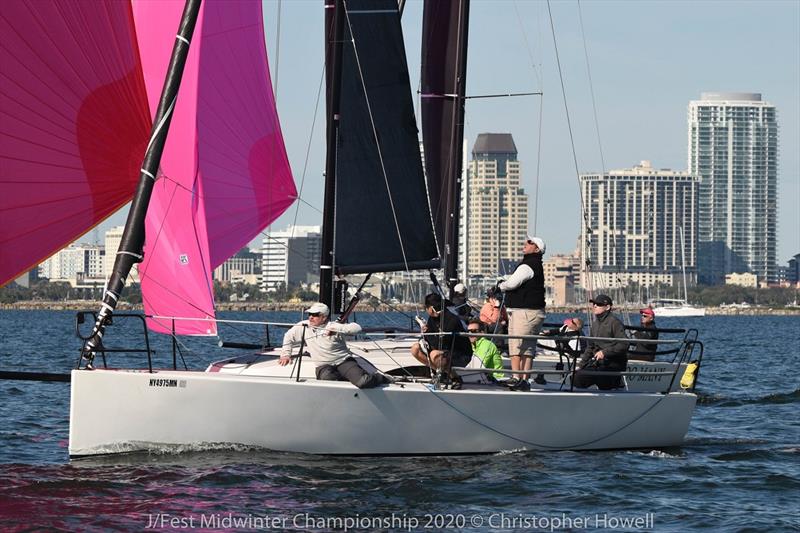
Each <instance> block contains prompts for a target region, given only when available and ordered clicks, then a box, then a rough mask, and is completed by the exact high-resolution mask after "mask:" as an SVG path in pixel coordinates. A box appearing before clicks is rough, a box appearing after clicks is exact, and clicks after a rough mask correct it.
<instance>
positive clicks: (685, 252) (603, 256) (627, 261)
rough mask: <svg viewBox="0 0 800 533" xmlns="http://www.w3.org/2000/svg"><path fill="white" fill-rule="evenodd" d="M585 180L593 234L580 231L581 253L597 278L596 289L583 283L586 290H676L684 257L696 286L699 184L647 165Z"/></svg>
mask: <svg viewBox="0 0 800 533" xmlns="http://www.w3.org/2000/svg"><path fill="white" fill-rule="evenodd" d="M580 180H581V190H582V193H583V195H582V196H583V202H584V210H585V213H586V214H587V216H588V219H589V225H590V229H591V233H590V234H587V228H586V227H582V229H581V250H583V252H584V253H588V254H589V257H588V259H589V260H590V261H591V265H592V271H591V272H592V275H593V278H592V280H591V281H592V283H589V281H590V280H586V279H583V278H582V279H581V285H582V286H583V287H585V288H589V287H594V288H603V287H614V286H620V285H626V284H627V283H628V282H631V281H632V282H636V283H638V284H640V285H642V286H650V285H654V284H655V283H669V284H673V283H675V282H676V281H677V280H678V279H680V276H681V275H682V267H683V264H684V256H685V267H686V275H687V278H688V279H689V281H690V282H691V281H694V280H695V274H696V268H695V264H696V263H695V261H696V258H697V253H696V243H697V178H695V177H694V176H692V175H690V174H689V173H687V172H673V171H672V170H668V169H661V170H659V169H654V168H653V167H652V166H651V165H650V162H649V161H642V162H641V164H640V165H637V166H635V167H633V168H630V169H622V170H612V171H609V172H606V173H605V174H582V175H581V177H580ZM681 235H683V244H682V243H681Z"/></svg>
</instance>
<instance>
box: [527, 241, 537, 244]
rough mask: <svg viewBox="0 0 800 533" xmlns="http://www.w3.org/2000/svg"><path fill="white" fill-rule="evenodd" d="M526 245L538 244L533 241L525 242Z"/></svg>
mask: <svg viewBox="0 0 800 533" xmlns="http://www.w3.org/2000/svg"><path fill="white" fill-rule="evenodd" d="M525 244H536V243H535V242H533V241H525Z"/></svg>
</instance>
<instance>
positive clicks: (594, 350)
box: [573, 294, 630, 390]
mask: <svg viewBox="0 0 800 533" xmlns="http://www.w3.org/2000/svg"><path fill="white" fill-rule="evenodd" d="M589 301H590V302H592V313H593V314H594V319H593V320H592V327H591V332H590V334H589V335H590V336H591V337H607V338H609V339H620V340H618V341H615V340H589V344H588V345H587V346H586V350H585V351H584V352H583V355H582V356H581V360H580V362H579V363H578V367H579V368H580V369H581V370H579V371H578V372H577V373H576V374H575V380H574V381H573V385H575V387H577V388H579V389H585V388H588V387H591V386H592V385H597V388H598V389H600V390H610V389H618V388H620V387H622V377H621V376H602V375H597V374H594V375H592V374H586V373H585V372H583V371H585V370H586V371H599V372H624V371H625V369H626V368H627V366H628V345H629V344H630V343H629V342H628V337H627V336H626V335H625V326H623V325H622V322H620V320H619V319H618V318H617V317H616V316H614V315H612V314H611V307H612V305H613V302H612V301H611V298H609V297H608V296H607V295H605V294H599V295H597V296H595V297H594V298H592V299H591V300H589Z"/></svg>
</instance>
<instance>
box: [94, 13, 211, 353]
mask: <svg viewBox="0 0 800 533" xmlns="http://www.w3.org/2000/svg"><path fill="white" fill-rule="evenodd" d="M201 2H202V0H186V4H185V6H184V9H183V14H182V15H181V22H180V26H179V28H178V34H177V35H176V37H175V45H174V46H173V48H172V56H171V57H170V61H169V67H168V68H167V76H166V79H165V80H164V88H163V89H162V91H161V99H160V100H159V102H158V110H157V112H156V117H155V120H154V121H153V126H152V129H151V130H150V141H149V143H148V145H147V150H146V151H145V155H144V161H143V162H142V169H141V173H140V174H139V184H138V186H137V188H136V193H135V194H134V197H133V202H132V203H131V208H130V211H129V212H128V218H127V220H126V222H125V229H124V230H123V232H122V240H121V242H120V245H119V250H118V251H117V256H116V259H115V260H114V270H113V272H112V274H111V278H110V279H109V280H108V285H107V287H106V290H105V292H104V294H103V301H102V303H101V304H100V305H101V307H100V312H99V313H98V315H97V322H95V325H94V328H93V330H92V335H91V337H90V338H89V339H88V340H87V341H86V343H85V344H84V345H83V349H82V350H81V355H82V356H83V358H84V359H85V360H86V361H87V364H86V367H87V368H92V361H93V360H94V356H95V353H96V352H97V351H98V349H99V348H101V347H102V339H103V333H104V332H105V328H106V325H107V324H108V323H109V322H110V321H111V316H112V315H113V313H114V310H115V309H116V307H117V302H118V301H119V298H120V296H121V295H122V291H123V289H124V288H125V280H126V279H127V278H128V274H130V271H131V268H132V267H133V265H134V264H135V263H140V262H141V261H142V258H143V248H144V238H145V235H144V221H145V216H146V214H147V206H148V204H149V203H150V195H151V194H152V192H153V185H154V183H155V180H156V176H157V175H158V168H159V165H160V162H161V154H162V152H163V151H164V144H165V143H166V140H167V133H168V131H169V125H170V122H171V120H172V112H173V110H174V109H175V100H176V98H177V96H178V88H179V87H180V83H181V78H182V77H183V68H184V66H185V64H186V58H187V56H188V54H189V45H190V43H191V39H192V35H193V34H194V28H195V24H196V22H197V15H198V13H199V12H200V4H201Z"/></svg>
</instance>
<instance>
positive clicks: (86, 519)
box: [0, 311, 800, 531]
mask: <svg viewBox="0 0 800 533" xmlns="http://www.w3.org/2000/svg"><path fill="white" fill-rule="evenodd" d="M297 316H298V315H297V314H280V313H274V314H270V315H269V317H268V318H269V320H273V321H275V320H278V321H294V320H296V319H297ZM226 317H227V318H239V319H251V320H252V319H264V316H262V315H257V314H244V313H242V314H228V315H226ZM394 318H395V319H396V320H398V321H400V320H401V317H399V316H397V315H395V317H394ZM551 318H553V319H554V320H555V319H556V318H558V316H557V315H554V316H552V317H551ZM73 319H74V315H73V314H72V313H71V312H46V311H0V335H2V339H3V342H2V345H1V346H2V347H0V370H28V371H47V372H67V371H68V370H69V369H70V368H71V367H72V366H73V365H74V363H75V360H76V358H77V350H78V343H77V342H76V339H75V338H74V336H73V333H72V331H73V330H72V327H73V326H72V322H73ZM373 320H374V317H372V316H370V315H368V314H361V315H359V321H360V322H361V323H362V324H364V325H369V324H370V322H371V321H373ZM659 325H661V326H663V327H673V326H675V327H686V326H690V325H691V326H693V327H696V328H697V329H699V331H700V338H701V340H703V341H704V343H705V346H706V353H705V357H704V364H703V367H702V371H701V375H700V385H699V390H698V392H699V394H700V399H699V402H698V406H697V410H696V411H695V416H694V419H693V421H692V425H691V427H690V429H689V434H688V436H687V440H686V443H685V445H684V446H682V447H680V448H674V449H664V450H651V451H635V452H628V451H610V452H547V453H543V452H515V453H504V454H496V455H491V456H475V457H453V458H442V457H438V458H437V457H425V458H402V459H398V458H331V457H315V456H309V455H302V454H290V453H275V452H269V451H265V450H253V449H242V448H233V449H232V448H228V449H219V450H203V451H196V450H195V451H190V450H187V451H184V452H183V453H179V454H175V453H162V454H157V453H149V454H144V453H142V454H130V455H125V456H112V457H104V458H97V459H88V460H87V459H82V460H79V461H72V462H70V461H69V459H68V457H67V438H68V430H69V428H68V417H69V386H68V385H67V384H64V383H37V382H13V381H4V382H0V398H2V401H1V402H0V421H2V422H0V424H2V425H0V526H1V527H2V528H3V530H28V529H39V528H48V529H50V528H56V529H64V530H76V529H93V530H99V529H107V528H113V529H145V528H148V527H151V528H153V527H154V528H159V529H160V528H175V529H183V528H188V527H189V526H192V527H195V528H200V527H203V528H206V529H215V528H216V529H220V528H228V527H235V526H240V527H250V528H254V529H260V528H262V527H263V528H264V529H267V528H271V529H276V530H281V529H295V530H314V531H318V530H342V529H345V528H347V529H361V530H373V529H397V530H402V529H408V530H423V529H431V530H443V529H462V530H470V529H472V530H487V529H496V530H502V529H505V530H511V529H515V530H536V529H544V530H549V529H551V528H553V529H569V528H571V529H584V528H585V529H594V528H596V527H600V528H605V529H611V528H615V527H621V528H623V529H628V530H631V529H641V528H642V527H653V528H655V529H656V530H659V531H684V530H686V529H695V528H706V529H711V530H725V531H747V530H753V531H754V530H760V529H766V528H769V529H770V530H778V531H781V530H783V531H792V530H793V531H797V530H798V528H800V522H798V518H797V516H798V511H797V509H798V505H797V501H798V499H800V466H799V465H800V416H799V415H798V412H799V411H798V407H800V378H798V372H797V367H798V363H799V361H798V347H800V317H704V318H701V319H693V320H692V321H691V322H690V321H689V320H688V319H661V320H660V321H659ZM259 333H260V331H259V329H258V328H257V327H255V326H244V325H239V326H235V327H228V328H225V329H224V330H223V331H222V332H221V336H222V337H223V338H225V339H226V340H238V341H244V342H252V341H254V340H255V339H256V338H257V337H258V335H259ZM152 340H153V342H154V343H155V344H156V347H157V349H158V350H159V357H160V359H161V364H160V365H159V366H164V365H166V364H171V358H172V352H171V346H170V345H169V343H168V342H166V340H165V339H164V338H163V337H158V338H156V339H152ZM187 342H188V344H187V345H185V346H184V349H187V348H188V349H195V350H198V349H199V346H200V342H201V341H199V340H197V339H190V340H189V341H187ZM229 353H230V352H224V351H222V350H219V349H213V348H212V349H211V350H210V351H205V352H202V353H186V354H185V357H186V361H187V363H188V365H189V367H190V368H202V367H203V366H204V365H205V364H207V363H208V362H209V361H211V360H214V359H219V358H222V357H224V356H226V355H228V354H229ZM128 359H133V356H131V357H129V358H128ZM136 359H137V360H138V361H137V364H138V365H139V366H141V357H140V356H139V357H137V358H136ZM116 361H117V366H123V363H130V361H126V360H125V358H124V357H120V358H119V359H117V360H116ZM649 513H651V514H649ZM625 520H629V522H625ZM634 520H639V522H634ZM625 525H627V526H628V527H624V526H625ZM426 526H427V527H426ZM448 526H452V527H448Z"/></svg>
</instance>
